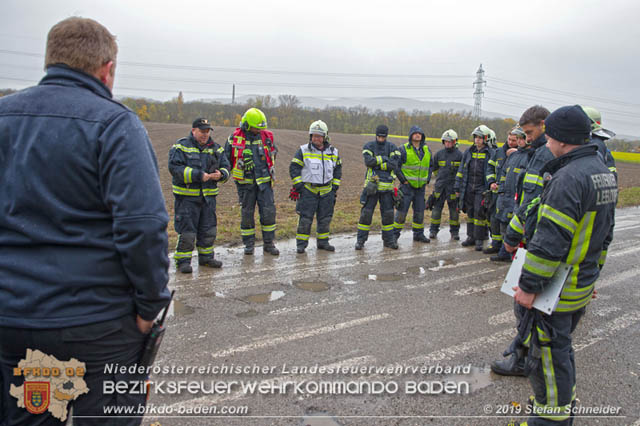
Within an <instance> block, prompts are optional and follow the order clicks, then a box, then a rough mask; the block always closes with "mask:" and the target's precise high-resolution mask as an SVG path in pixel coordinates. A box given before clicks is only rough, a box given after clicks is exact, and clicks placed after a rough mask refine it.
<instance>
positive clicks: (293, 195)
mask: <svg viewBox="0 0 640 426" xmlns="http://www.w3.org/2000/svg"><path fill="white" fill-rule="evenodd" d="M299 198H300V193H299V192H298V190H297V189H296V188H295V187H292V188H291V191H290V192H289V199H290V200H291V201H298V199H299Z"/></svg>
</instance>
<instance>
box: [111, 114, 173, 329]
mask: <svg viewBox="0 0 640 426" xmlns="http://www.w3.org/2000/svg"><path fill="white" fill-rule="evenodd" d="M99 142H100V145H101V150H100V154H99V156H98V162H99V166H100V168H99V170H100V171H101V175H100V187H101V190H102V198H103V200H104V204H105V206H107V207H108V208H109V210H110V211H111V216H112V217H113V242H114V245H115V247H116V250H117V251H118V253H119V255H120V259H121V262H122V268H123V270H124V271H125V273H126V274H127V277H128V278H129V281H130V282H131V285H132V287H133V294H132V296H133V300H134V303H135V306H136V312H137V314H138V315H139V316H140V318H141V319H142V320H145V321H152V320H153V319H154V318H155V317H156V316H157V314H158V313H159V312H160V311H161V310H162V308H164V307H165V306H166V305H167V304H168V303H169V290H168V289H167V281H168V280H169V276H168V267H169V255H168V250H167V245H168V241H167V240H168V238H167V224H168V222H169V217H168V215H167V210H166V208H165V204H164V198H163V196H162V189H161V187H160V179H159V177H158V166H157V162H156V157H155V154H154V152H153V149H152V147H151V142H150V141H149V137H148V136H147V132H146V131H145V129H144V127H143V126H142V123H141V122H140V120H138V118H137V117H136V116H135V114H134V113H132V112H130V111H127V112H123V113H120V114H119V115H117V116H116V117H115V118H114V119H113V120H111V121H110V122H109V124H108V125H107V127H106V128H105V129H104V131H103V132H102V134H101V135H100V138H99Z"/></svg>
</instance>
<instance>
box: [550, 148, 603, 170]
mask: <svg viewBox="0 0 640 426" xmlns="http://www.w3.org/2000/svg"><path fill="white" fill-rule="evenodd" d="M597 151H598V146H597V145H593V144H587V145H582V146H581V147H579V148H576V149H574V150H572V151H570V152H567V153H566V154H564V155H561V156H560V157H558V158H554V159H553V160H551V161H549V162H548V163H547V164H545V165H544V167H543V168H542V170H540V175H544V173H545V172H548V173H551V174H554V173H555V172H557V171H558V170H560V169H561V168H563V167H564V166H566V165H567V164H569V163H570V162H572V161H575V160H577V159H578V158H582V157H588V156H590V155H597Z"/></svg>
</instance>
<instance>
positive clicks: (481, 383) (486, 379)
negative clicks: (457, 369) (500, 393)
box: [444, 367, 493, 393]
mask: <svg viewBox="0 0 640 426" xmlns="http://www.w3.org/2000/svg"><path fill="white" fill-rule="evenodd" d="M444 380H446V381H452V382H456V383H460V382H467V383H469V393H474V392H477V391H479V390H480V389H484V388H486V387H489V386H491V385H493V380H492V379H491V369H490V368H488V367H486V368H480V367H471V372H470V373H469V374H459V375H458V374H452V375H450V376H446V377H445V378H444Z"/></svg>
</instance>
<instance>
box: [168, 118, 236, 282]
mask: <svg viewBox="0 0 640 426" xmlns="http://www.w3.org/2000/svg"><path fill="white" fill-rule="evenodd" d="M191 127H192V128H191V133H190V134H189V136H188V137H186V138H182V139H179V140H178V141H177V142H176V143H175V144H174V145H173V147H171V151H170V152H169V171H170V172H171V176H172V177H173V182H172V183H173V196H174V198H175V207H174V212H175V220H174V226H175V229H176V232H177V233H178V245H177V247H176V252H175V254H174V256H173V257H174V260H175V261H176V269H177V270H178V271H180V272H181V273H183V274H189V273H191V272H192V268H191V253H192V252H193V249H194V243H195V245H197V247H198V264H199V265H202V266H209V267H211V268H220V267H221V266H222V262H220V261H219V260H217V259H215V258H214V257H215V255H214V252H213V243H214V241H215V240H216V233H217V224H218V223H217V216H216V195H218V183H223V182H226V181H227V179H228V178H229V162H228V160H227V158H226V157H225V155H224V149H223V148H222V147H221V146H220V145H218V144H217V143H215V142H214V141H213V139H212V138H211V132H212V129H213V128H212V127H211V124H209V122H208V121H207V119H205V118H198V119H196V120H195V121H194V122H193V124H192V126H191Z"/></svg>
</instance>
